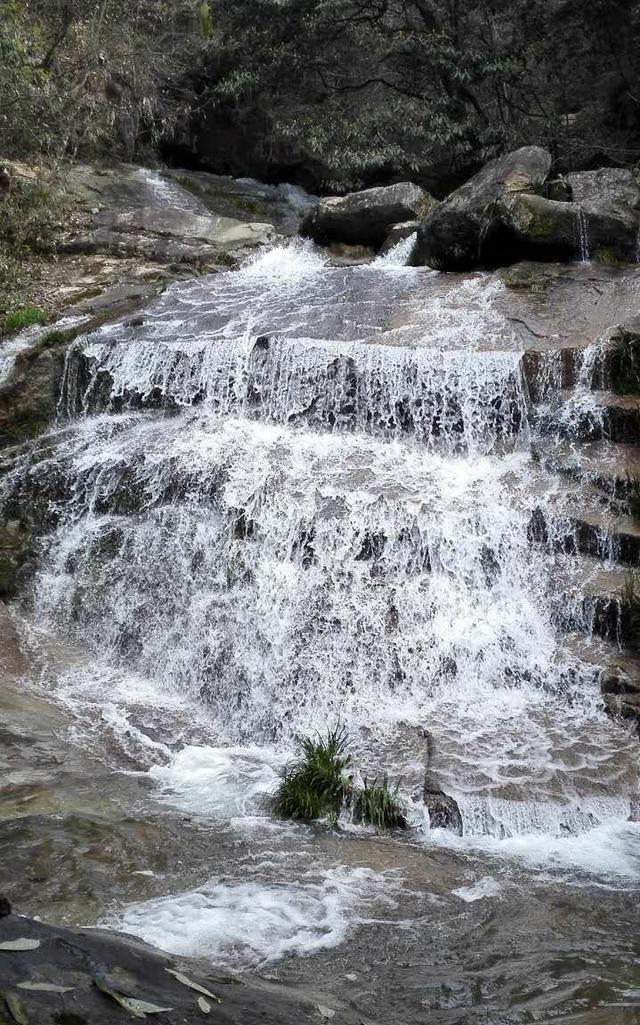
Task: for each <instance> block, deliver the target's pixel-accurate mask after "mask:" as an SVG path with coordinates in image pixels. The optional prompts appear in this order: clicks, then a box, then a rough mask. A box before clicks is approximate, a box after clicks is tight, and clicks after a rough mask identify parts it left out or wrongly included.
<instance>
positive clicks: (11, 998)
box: [2, 990, 29, 1025]
mask: <svg viewBox="0 0 640 1025" xmlns="http://www.w3.org/2000/svg"><path fill="white" fill-rule="evenodd" d="M2 996H3V997H4V1002H5V1004H6V1005H7V1007H8V1008H9V1013H10V1014H11V1017H12V1018H13V1020H14V1021H15V1022H17V1025H29V1018H28V1016H27V1009H26V1007H25V1006H24V1004H23V1003H22V1000H21V999H20V997H19V996H18V994H17V993H12V992H11V991H10V990H5V991H4V993H3V994H2Z"/></svg>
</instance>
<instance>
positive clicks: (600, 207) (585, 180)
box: [568, 167, 640, 262]
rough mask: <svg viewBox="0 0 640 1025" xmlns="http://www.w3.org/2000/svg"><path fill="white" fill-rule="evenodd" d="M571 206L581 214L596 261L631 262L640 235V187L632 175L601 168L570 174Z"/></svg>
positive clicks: (610, 168)
mask: <svg viewBox="0 0 640 1025" xmlns="http://www.w3.org/2000/svg"><path fill="white" fill-rule="evenodd" d="M568 181H569V185H570V186H571V190H572V193H573V202H574V203H576V204H578V205H579V206H580V208H581V209H582V211H583V213H584V218H585V221H586V228H587V245H588V249H589V252H590V255H591V256H592V257H594V258H595V259H598V257H599V256H600V258H602V259H604V260H605V262H607V257H608V256H609V257H614V258H617V259H619V260H629V261H631V262H634V261H636V260H637V256H638V233H639V232H640V185H639V184H638V181H637V179H636V177H635V175H634V174H633V172H632V171H628V170H626V169H624V168H618V167H603V168H601V169H600V170H598V171H582V172H580V173H579V174H570V175H569V177H568Z"/></svg>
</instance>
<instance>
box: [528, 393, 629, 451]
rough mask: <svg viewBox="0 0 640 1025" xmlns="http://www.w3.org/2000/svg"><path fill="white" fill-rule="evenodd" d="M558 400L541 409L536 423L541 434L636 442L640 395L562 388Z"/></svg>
mask: <svg viewBox="0 0 640 1025" xmlns="http://www.w3.org/2000/svg"><path fill="white" fill-rule="evenodd" d="M561 399H562V401H561V402H560V403H559V404H558V405H557V406H556V407H555V408H554V409H552V410H550V411H549V410H544V411H543V412H542V413H541V415H540V416H539V418H538V427H539V429H540V430H541V432H542V433H544V434H555V435H556V436H557V437H559V438H567V439H571V440H573V441H602V440H607V441H613V442H617V443H621V444H625V445H640V397H638V396H637V395H615V394H614V393H613V392H601V391H594V392H590V393H576V392H573V391H565V392H564V393H563V394H562V396H561Z"/></svg>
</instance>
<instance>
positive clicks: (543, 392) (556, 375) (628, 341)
mask: <svg viewBox="0 0 640 1025" xmlns="http://www.w3.org/2000/svg"><path fill="white" fill-rule="evenodd" d="M558 341H559V343H560V344H556V345H554V344H552V343H551V344H550V342H549V340H547V341H546V342H544V344H543V343H542V342H540V343H539V344H535V345H531V346H527V348H526V349H525V351H524V353H523V355H522V368H523V374H524V377H525V379H526V381H527V384H528V386H529V393H530V395H531V398H532V400H533V401H534V402H543V401H548V399H549V397H550V396H552V395H553V394H554V393H556V392H557V391H558V390H560V389H568V388H573V387H579V388H581V389H582V390H593V391H606V392H611V393H612V394H614V395H634V394H640V318H631V319H630V320H629V321H627V322H626V323H624V324H618V325H616V326H614V327H610V328H608V329H607V330H606V331H605V332H604V333H603V334H601V335H600V336H598V337H595V338H593V339H590V340H584V339H583V340H579V341H576V342H575V343H574V344H567V341H566V339H562V338H561V339H558Z"/></svg>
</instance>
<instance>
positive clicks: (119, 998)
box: [93, 975, 146, 1018]
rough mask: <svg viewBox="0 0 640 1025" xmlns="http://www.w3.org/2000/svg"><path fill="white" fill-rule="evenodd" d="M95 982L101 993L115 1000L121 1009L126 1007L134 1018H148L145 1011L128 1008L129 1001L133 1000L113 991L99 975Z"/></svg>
mask: <svg viewBox="0 0 640 1025" xmlns="http://www.w3.org/2000/svg"><path fill="white" fill-rule="evenodd" d="M93 981H94V982H95V984H96V986H97V987H98V989H99V990H100V992H101V993H104V995H105V996H107V997H111V999H112V1000H115V1002H116V1004H120V1007H124V1009H125V1011H129V1014H132V1015H133V1017H134V1018H144V1017H146V1015H145V1013H144V1011H140V1010H138V1009H136V1008H135V1007H129V1006H128V1003H127V1001H129V1000H131V997H125V996H123V995H122V993H118V992H117V990H115V989H111V988H110V987H109V986H107V985H105V983H104V982H103V981H102V980H101V979H100V976H99V975H94V976H93Z"/></svg>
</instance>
